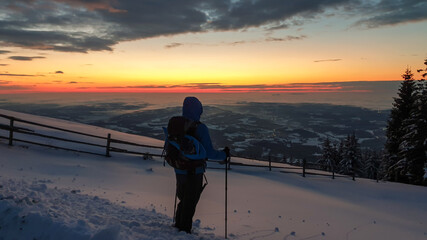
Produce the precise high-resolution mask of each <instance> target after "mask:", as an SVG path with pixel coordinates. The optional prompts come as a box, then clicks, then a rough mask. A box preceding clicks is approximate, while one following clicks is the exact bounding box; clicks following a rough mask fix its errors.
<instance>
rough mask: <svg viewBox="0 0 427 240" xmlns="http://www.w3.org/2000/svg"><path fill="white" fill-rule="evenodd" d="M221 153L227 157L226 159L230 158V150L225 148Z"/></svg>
mask: <svg viewBox="0 0 427 240" xmlns="http://www.w3.org/2000/svg"><path fill="white" fill-rule="evenodd" d="M223 151H224V152H225V155H226V156H227V159H229V158H230V156H231V155H230V149H229V148H228V147H225V148H224V150H223Z"/></svg>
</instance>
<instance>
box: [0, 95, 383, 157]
mask: <svg viewBox="0 0 427 240" xmlns="http://www.w3.org/2000/svg"><path fill="white" fill-rule="evenodd" d="M186 95H187V94H172V95H166V94H157V95H156V94H152V95H151V96H152V97H153V98H152V99H151V100H147V101H141V99H139V100H138V99H135V98H133V100H129V99H131V98H129V97H131V96H127V95H123V94H122V95H120V94H116V95H114V96H115V97H113V95H109V94H100V95H96V94H92V95H91V94H89V95H84V94H77V95H74V97H75V98H74V99H72V98H70V96H71V95H68V98H67V96H66V97H63V98H62V101H59V100H58V101H54V99H55V98H56V97H58V99H59V96H54V95H50V96H49V95H47V96H44V100H43V96H42V95H39V96H37V97H38V98H34V99H33V101H32V102H31V101H30V99H28V96H27V99H26V98H23V97H22V98H19V96H15V98H13V99H12V98H3V99H2V100H1V101H0V108H2V109H8V110H13V111H18V112H24V113H30V114H35V115H41V116H48V117H53V118H60V119H65V120H71V121H76V122H80V123H86V124H91V125H96V126H100V127H105V128H109V129H114V130H118V131H122V132H127V133H133V134H138V135H143V136H149V137H154V138H157V139H163V138H164V136H163V131H162V127H163V126H166V125H167V122H168V120H169V118H170V117H171V116H174V115H180V114H181V107H180V105H181V102H182V99H183V98H184V97H185V96H186ZM215 96H216V97H217V98H220V100H217V102H218V103H217V104H213V102H215V100H214V99H213V97H214V96H211V95H201V96H199V98H200V99H201V100H202V102H203V103H205V102H206V104H204V113H203V115H202V119H201V120H202V122H204V123H206V124H207V125H208V127H209V128H210V133H211V136H212V139H213V142H214V146H216V147H218V148H222V147H224V146H229V147H231V148H232V152H233V153H234V154H237V155H239V156H246V157H252V158H263V159H267V158H268V156H272V157H273V158H274V160H282V159H283V158H287V159H288V160H289V159H293V160H298V159H303V158H305V159H307V160H308V161H316V160H317V157H318V155H319V154H320V153H321V149H320V145H321V143H322V141H323V140H324V139H325V138H326V137H329V138H330V139H331V140H332V142H338V141H340V140H341V139H343V138H345V137H346V136H347V135H348V134H351V133H353V132H355V133H356V137H357V138H359V142H360V143H361V146H362V147H365V148H371V149H375V150H379V149H381V148H382V146H383V144H384V141H385V136H384V134H385V133H384V128H385V126H386V122H387V118H388V116H389V110H380V109H372V108H371V109H369V108H367V107H363V106H349V105H337V104H331V103H329V104H326V103H275V102H268V101H266V102H251V101H247V100H251V96H249V97H247V98H246V99H245V98H242V99H240V100H239V99H237V98H236V97H237V96H234V99H233V98H231V96H229V95H215ZM222 96H223V98H221V97H222ZM241 96H243V95H241ZM49 97H50V98H49ZM154 97H156V98H157V99H159V100H156V99H154ZM271 97H273V96H271ZM127 98H129V99H127ZM145 98H146V97H144V98H143V99H145ZM266 99H267V100H268V98H266ZM204 100H205V101H204ZM270 100H271V99H270ZM355 102H356V101H355Z"/></svg>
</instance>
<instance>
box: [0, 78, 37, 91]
mask: <svg viewBox="0 0 427 240" xmlns="http://www.w3.org/2000/svg"><path fill="white" fill-rule="evenodd" d="M11 83H12V82H11V81H5V80H0V90H24V89H31V88H33V87H31V86H23V85H11Z"/></svg>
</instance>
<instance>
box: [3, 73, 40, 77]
mask: <svg viewBox="0 0 427 240" xmlns="http://www.w3.org/2000/svg"><path fill="white" fill-rule="evenodd" d="M0 76H9V77H37V76H43V75H29V74H13V73H0Z"/></svg>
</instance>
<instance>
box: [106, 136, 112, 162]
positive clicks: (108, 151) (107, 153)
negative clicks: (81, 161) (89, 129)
mask: <svg viewBox="0 0 427 240" xmlns="http://www.w3.org/2000/svg"><path fill="white" fill-rule="evenodd" d="M110 144H111V133H109V134H108V137H107V150H106V152H105V156H107V157H111V156H110Z"/></svg>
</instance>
